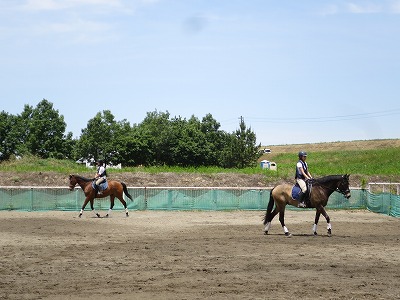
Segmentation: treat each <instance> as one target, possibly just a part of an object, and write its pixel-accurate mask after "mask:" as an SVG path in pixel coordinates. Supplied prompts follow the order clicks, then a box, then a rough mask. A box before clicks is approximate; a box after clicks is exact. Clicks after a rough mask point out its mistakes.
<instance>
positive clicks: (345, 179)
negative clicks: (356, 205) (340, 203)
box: [311, 176, 350, 199]
mask: <svg viewBox="0 0 400 300" xmlns="http://www.w3.org/2000/svg"><path fill="white" fill-rule="evenodd" d="M344 181H348V179H347V178H346V177H344V176H343V177H342V179H341V181H340V182H339V184H338V186H337V187H336V188H331V187H329V186H326V185H323V184H321V183H319V182H318V184H319V185H320V186H321V187H323V188H325V189H327V190H330V191H334V192H338V193H340V194H342V195H343V196H345V197H346V198H347V199H348V198H350V188H349V187H347V188H346V189H345V190H342V189H340V188H339V186H340V185H341V184H343V182H344ZM313 182H314V180H312V182H311V185H312V184H313Z"/></svg>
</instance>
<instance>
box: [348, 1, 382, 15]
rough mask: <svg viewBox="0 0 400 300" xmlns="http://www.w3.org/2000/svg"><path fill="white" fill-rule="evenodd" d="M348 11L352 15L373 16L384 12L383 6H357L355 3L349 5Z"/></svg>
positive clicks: (369, 4) (368, 4)
mask: <svg viewBox="0 0 400 300" xmlns="http://www.w3.org/2000/svg"><path fill="white" fill-rule="evenodd" d="M347 9H348V10H349V12H351V13H355V14H372V13H379V12H381V11H382V6H380V5H376V4H371V3H367V4H363V5H360V4H355V3H348V4H347Z"/></svg>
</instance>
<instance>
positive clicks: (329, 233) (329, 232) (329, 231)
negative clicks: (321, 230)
mask: <svg viewBox="0 0 400 300" xmlns="http://www.w3.org/2000/svg"><path fill="white" fill-rule="evenodd" d="M328 236H329V237H331V236H332V230H330V229H328Z"/></svg>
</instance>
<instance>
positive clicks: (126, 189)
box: [121, 182, 133, 201]
mask: <svg viewBox="0 0 400 300" xmlns="http://www.w3.org/2000/svg"><path fill="white" fill-rule="evenodd" d="M121 184H122V187H123V189H124V193H125V195H126V196H127V197H128V198H129V199H131V200H132V201H133V199H132V196H131V195H130V194H129V193H128V188H127V187H126V184H125V183H124V182H121Z"/></svg>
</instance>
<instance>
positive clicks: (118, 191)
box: [69, 175, 132, 218]
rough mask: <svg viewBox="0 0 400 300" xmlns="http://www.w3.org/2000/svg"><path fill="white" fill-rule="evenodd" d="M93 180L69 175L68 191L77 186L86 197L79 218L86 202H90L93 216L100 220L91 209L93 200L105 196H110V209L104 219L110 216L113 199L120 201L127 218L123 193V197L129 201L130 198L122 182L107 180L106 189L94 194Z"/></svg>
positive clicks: (97, 214)
mask: <svg viewBox="0 0 400 300" xmlns="http://www.w3.org/2000/svg"><path fill="white" fill-rule="evenodd" d="M93 180H94V179H93V178H92V179H88V178H85V177H82V176H78V175H69V189H70V190H71V191H72V190H73V189H74V188H75V186H76V185H77V184H78V185H79V186H80V187H81V188H82V190H83V192H84V193H85V196H86V198H85V201H84V202H83V205H82V209H81V212H80V213H79V217H81V216H82V214H83V210H84V209H85V207H86V205H87V204H88V202H90V208H91V209H92V211H93V212H94V213H95V215H96V216H97V217H99V218H100V214H99V213H97V212H96V211H95V209H94V207H93V202H94V198H104V197H107V196H110V209H109V210H108V213H107V214H106V217H109V215H110V214H111V211H112V209H113V207H114V199H115V197H117V198H118V199H119V201H121V203H122V205H123V206H124V208H125V214H126V216H127V217H128V216H129V213H128V207H127V205H126V202H125V200H124V197H123V194H124V193H125V195H126V196H127V197H128V198H129V199H131V200H132V196H131V195H129V193H128V189H127V188H126V184H125V183H123V182H118V181H114V180H109V181H108V187H107V189H106V190H104V191H103V192H102V193H101V194H96V191H95V190H94V189H93V187H92V182H93Z"/></svg>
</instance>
